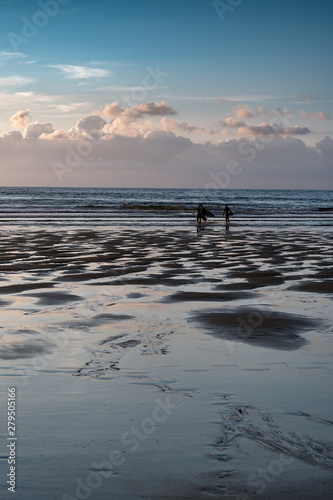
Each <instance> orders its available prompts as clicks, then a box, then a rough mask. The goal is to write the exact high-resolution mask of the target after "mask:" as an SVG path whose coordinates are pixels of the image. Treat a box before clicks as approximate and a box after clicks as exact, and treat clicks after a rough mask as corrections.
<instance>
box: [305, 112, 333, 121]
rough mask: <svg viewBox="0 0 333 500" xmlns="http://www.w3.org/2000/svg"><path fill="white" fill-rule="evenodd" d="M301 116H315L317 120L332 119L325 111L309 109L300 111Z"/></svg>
mask: <svg viewBox="0 0 333 500" xmlns="http://www.w3.org/2000/svg"><path fill="white" fill-rule="evenodd" d="M299 114H300V116H302V117H303V118H314V119H315V120H331V117H330V116H329V115H327V114H326V113H324V111H318V112H317V113H309V112H308V111H303V110H302V109H301V111H300V112H299Z"/></svg>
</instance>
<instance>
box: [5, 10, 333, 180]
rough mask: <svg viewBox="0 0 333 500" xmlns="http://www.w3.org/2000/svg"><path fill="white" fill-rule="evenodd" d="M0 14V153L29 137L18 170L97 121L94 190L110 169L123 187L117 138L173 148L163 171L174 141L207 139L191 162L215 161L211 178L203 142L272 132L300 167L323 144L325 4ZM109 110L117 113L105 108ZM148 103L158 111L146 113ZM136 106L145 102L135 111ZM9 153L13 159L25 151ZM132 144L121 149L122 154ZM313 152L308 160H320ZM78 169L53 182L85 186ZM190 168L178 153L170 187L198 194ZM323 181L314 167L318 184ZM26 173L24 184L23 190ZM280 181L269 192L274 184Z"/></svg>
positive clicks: (328, 52) (327, 62)
mask: <svg viewBox="0 0 333 500" xmlns="http://www.w3.org/2000/svg"><path fill="white" fill-rule="evenodd" d="M0 9H1V16H0V33H1V35H0V105H1V114H0V134H2V142H0V148H1V145H2V147H3V148H5V152H7V151H8V149H6V147H7V145H6V144H5V142H6V141H7V142H8V141H9V139H10V140H11V141H13V140H20V135H19V134H21V136H22V141H23V142H22V144H23V143H24V142H25V141H26V140H27V139H28V140H31V139H34V140H35V150H34V151H35V153H34V154H35V157H34V156H33V148H32V145H31V143H29V152H30V153H29V154H30V155H31V161H32V162H34V161H35V160H38V159H40V161H41V162H42V161H44V160H45V155H46V151H45V148H46V146H45V144H44V143H45V139H48V147H49V148H50V151H51V150H52V153H50V154H51V156H52V155H54V157H55V158H56V159H55V160H54V161H58V156H59V155H58V154H57V152H56V151H57V146H56V144H55V143H53V141H55V142H56V143H57V144H58V146H59V141H60V142H61V141H62V142H61V145H62V148H63V141H65V140H68V141H73V140H74V139H76V140H79V139H80V137H81V136H80V134H81V135H82V137H83V138H87V137H88V135H89V130H90V132H91V126H92V125H91V124H92V123H94V124H95V125H96V123H97V122H96V119H95V118H94V117H96V116H97V115H99V116H100V117H101V120H104V121H105V122H106V123H105V124H104V122H102V121H101V122H99V125H98V127H99V128H98V130H99V132H98V133H99V136H100V138H101V140H103V141H105V142H107V141H109V142H108V145H109V147H110V149H109V150H108V158H109V159H110V162H109V164H108V166H107V165H106V163H107V158H104V157H103V154H102V153H101V152H100V154H101V156H98V155H97V154H96V157H99V158H102V160H101V164H100V165H99V166H98V165H97V163H98V162H97V163H96V169H98V168H99V167H100V168H101V170H100V175H101V181H100V182H101V183H102V185H103V182H104V181H103V180H102V178H103V176H104V175H106V174H105V171H106V170H107V169H109V171H108V173H107V178H108V179H110V178H112V179H113V181H112V182H116V181H115V180H114V179H115V178H117V176H115V175H113V174H114V172H118V174H119V176H118V179H119V183H122V185H124V184H123V183H124V182H126V175H125V173H124V171H123V170H122V171H121V172H120V173H119V166H118V167H117V166H115V165H118V164H117V163H114V162H119V161H123V162H125V164H126V165H127V167H128V166H129V164H130V162H131V161H133V160H131V158H127V157H124V158H118V156H119V154H118V153H117V154H116V153H115V157H114V158H113V157H112V145H115V142H116V141H118V140H119V138H120V137H124V138H125V137H126V138H127V139H129V138H130V139H132V140H133V141H137V140H138V138H140V137H141V138H142V139H147V137H148V136H147V134H155V136H156V137H157V135H158V134H160V135H159V136H158V137H159V140H160V138H161V135H162V134H164V139H163V140H167V139H169V140H170V141H174V140H178V143H177V145H175V144H173V147H175V148H176V149H175V152H174V155H173V156H172V162H173V163H175V162H177V161H179V162H180V160H179V159H178V160H177V154H179V153H177V151H178V148H179V147H180V143H181V144H182V145H183V146H182V147H184V148H185V144H187V146H186V147H187V150H190V149H191V147H193V148H196V147H197V146H202V147H203V148H204V147H206V144H207V143H210V147H211V150H210V151H209V152H208V153H207V151H206V155H207V158H206V157H203V161H204V162H205V161H209V160H211V159H212V156H213V157H214V162H215V163H214V162H213V163H212V164H211V165H210V167H206V168H213V169H214V168H215V169H216V168H217V164H219V165H221V164H223V163H225V162H226V161H227V160H225V161H224V156H223V155H224V154H225V151H224V152H223V153H221V152H219V155H220V156H219V157H218V158H216V147H215V149H214V145H218V148H217V149H219V148H220V145H221V144H222V143H223V144H222V146H223V147H224V148H227V147H229V146H227V145H228V144H229V143H230V142H231V143H234V142H235V141H236V142H237V141H238V142H239V141H241V140H244V139H245V140H246V141H251V140H254V141H255V140H257V141H258V140H259V139H260V137H266V136H269V137H270V136H272V142H273V143H274V144H275V142H276V141H277V142H279V141H280V142H279V147H281V148H282V147H284V148H285V150H284V153H285V154H287V151H288V150H289V149H288V148H289V147H290V145H291V143H293V145H294V146H295V147H296V146H297V147H298V146H299V143H297V144H296V142H295V141H302V144H305V146H306V147H307V148H308V150H307V151H308V154H309V165H310V163H311V161H314V159H313V158H312V156H311V154H312V153H313V151H312V149H311V148H317V146H316V144H318V143H320V144H321V141H323V140H324V139H325V138H326V137H327V138H328V140H326V142H325V151H326V150H327V147H328V145H330V142H329V140H331V139H332V131H333V127H332V116H333V96H332V88H333V85H332V83H333V75H332V72H333V69H332V62H331V61H332V49H333V43H332V41H333V37H332V29H331V20H332V14H333V6H332V3H331V2H329V1H321V2H317V3H314V2H312V1H299V0H296V1H293V2H290V1H288V2H287V1H285V0H281V1H279V2H274V1H264V0H251V1H250V0H243V1H242V0H225V1H224V2H223V1H222V0H221V1H215V2H214V1H211V0H208V1H207V0H178V1H175V0H169V1H168V2H162V1H150V0H142V1H140V2H137V1H133V0H129V1H127V2H119V1H108V2H105V1H100V0H96V1H95V2H91V1H89V2H88V1H82V0H69V1H68V0H45V1H43V0H40V1H36V2H35V1H30V0H29V1H27V0H4V1H0ZM49 9H50V10H49ZM45 11H46V12H47V13H45ZM156 72H157V79H156ZM154 75H155V76H154ZM147 82H149V85H147ZM114 102H117V103H118V104H119V107H120V109H121V110H122V111H121V113H120V112H118V111H117V113H116V114H114V113H115V112H114V109H113V110H112V112H111V111H110V108H108V107H107V106H108V105H110V104H111V103H114ZM161 102H163V103H165V105H162V106H158V103H161ZM147 103H153V104H154V106H153V107H152V106H151V107H150V108H146V109H144V108H140V111H138V109H137V107H138V106H140V105H142V106H143V105H144V104H147ZM131 110H132V111H131ZM142 110H143V111H142ZM89 117H90V118H89ZM91 117H92V118H91ZM82 119H85V121H84V122H82V121H81V122H80V120H82ZM79 122H80V124H79V125H78V123H79ZM46 124H48V125H49V126H46ZM42 125H44V128H43V126H42ZM95 125H94V126H95ZM96 126H97V125H96ZM84 127H86V128H84ZM89 127H90V129H89ZM27 129H28V130H27ZM13 131H15V132H16V133H15V134H13V133H11V132H13ZM60 131H61V133H60ZM17 132H18V133H19V134H18V133H17ZM8 134H10V135H8ZM46 134H47V135H48V137H46ZM66 134H69V135H68V136H66ZM82 137H81V138H82ZM280 139H281V140H280ZM43 140H44V143H43V144H42V142H43ZM112 141H113V143H112ZM150 141H152V139H151V136H150ZM181 141H182V142H181ZM186 141H187V142H186ZM293 141H294V142H293ZM225 142H226V143H227V144H224V143H225ZM71 144H72V143H71ZM229 145H230V144H229ZM103 146H104V142H103ZM21 147H22V152H21V154H22V155H26V150H25V149H24V148H26V147H28V145H27V144H25V145H24V147H23V145H21ZM136 147H137V144H134V143H133V151H134V150H135V148H136ZM149 147H151V142H150V143H149V144H145V148H147V159H148V158H149V157H150V151H149ZM154 147H155V145H154ZM156 147H157V146H156ZM302 147H303V146H302ZM321 147H322V146H320V147H319V149H318V148H317V153H318V158H317V160H318V159H319V160H322V157H323V153H322V151H321V149H320V148H321ZM99 148H100V146H96V147H95V149H99ZM270 148H271V149H272V148H273V145H270ZM270 148H269V147H268V146H267V147H266V149H270ZM115 150H116V148H115ZM95 152H96V151H95ZM258 153H259V151H258ZM267 153H268V151H266V154H267ZM184 154H185V153H184V152H182V156H181V157H182V159H183V158H184ZM202 154H203V153H202ZM294 154H296V153H292V155H294ZM17 155H19V153H17ZM60 156H61V155H60ZM60 156H59V157H60ZM62 156H63V155H62ZM195 156H196V155H195ZM5 158H6V156H5ZM134 158H135V155H134ZM287 159H288V156H286V160H287ZM14 160H15V161H14ZM82 160H83V159H82ZM88 160H89V158H84V161H82V168H81V170H80V172H81V174H80V173H77V172H75V175H74V173H73V175H69V174H68V175H67V177H66V178H67V181H66V182H68V183H70V184H71V183H72V184H73V183H74V184H75V183H78V184H80V183H82V184H89V183H91V182H96V176H94V179H93V178H92V179H91V180H89V175H88V173H87V172H86V169H88V167H87V166H85V164H86V163H87V162H88ZM95 160H96V158H95ZM317 160H316V161H317ZM8 161H9V160H8ZM10 161H11V164H17V165H18V167H17V170H15V169H14V171H13V172H12V174H11V175H9V174H8V173H6V175H5V176H4V178H5V179H8V180H6V181H4V182H9V183H11V184H13V183H14V184H15V175H17V176H18V178H19V179H21V180H20V182H23V181H22V169H24V168H26V167H22V163H24V162H22V158H21V159H20V158H19V157H17V158H13V157H10ZM142 161H144V156H143V159H142ZM170 161H171V160H170ZM267 161H269V159H267ZM274 161H275V160H274ZM300 161H301V160H300ZM302 161H304V159H303V160H302ZM325 161H326V160H325ZM91 162H92V159H91ZM190 164H191V155H189V156H188V157H187V156H186V169H185V167H184V169H183V165H182V168H179V169H178V170H179V171H182V172H184V173H183V174H182V175H180V174H179V179H178V180H177V176H176V174H174V175H173V177H172V178H173V179H174V180H173V181H172V182H174V183H176V184H177V183H178V182H181V183H182V184H183V185H187V183H188V182H189V180H190V179H191V182H192V183H193V182H195V183H196V186H195V187H204V186H205V182H204V180H205V178H206V177H207V172H204V171H202V172H201V173H200V172H199V171H198V168H199V167H196V166H194V167H193V170H192V171H191V168H190ZM273 164H274V165H275V163H274V162H273V161H272V165H273ZM179 165H180V163H179ZM141 167H142V166H141ZM2 168H3V169H6V168H8V163H7V164H5V165H3V166H2ZM115 168H116V169H117V170H115ZM130 168H132V169H133V171H134V172H137V169H138V168H139V167H138V166H137V165H134V163H133V165H131V166H130ZM161 168H162V167H161ZM165 168H168V167H167V166H166V165H164V166H163V169H164V170H165ZM219 168H220V167H219ZM222 168H224V167H222ZM309 169H310V167H309ZM312 170H313V169H312ZM103 172H104V173H103ZM149 172H150V174H151V177H149V175H148V173H147V176H146V177H145V178H146V179H151V181H149V182H151V183H155V184H156V183H157V184H160V185H162V184H163V182H165V181H164V174H163V175H162V173H161V171H160V170H159V169H158V167H156V168H155V170H154V168H153V166H151V167H150V170H149ZM328 172H330V173H328ZM112 173H113V174H112ZM159 173H160V177H159ZM48 174H49V172H47V171H46V172H43V174H41V172H40V171H39V173H38V179H39V182H40V183H43V182H45V183H47V184H48V185H49V184H52V182H53V181H54V183H55V184H57V182H59V179H53V181H52V177H50V176H49V175H48ZM118 174H117V175H118ZM267 175H268V174H267V173H265V176H264V177H265V179H266V177H267ZM307 175H308V177H309V178H308V181H307V182H308V184H309V187H311V186H312V185H313V186H317V187H318V175H315V176H314V183H313V184H311V182H312V181H311V175H310V172H307ZM331 175H332V174H331V170H330V168H329V165H326V164H325V169H324V172H323V176H324V178H325V181H323V182H324V184H325V186H327V182H326V181H327V176H328V177H329V179H331V177H330V176H331ZM36 176H37V174H34V175H33V176H31V175H30V177H29V179H30V180H29V182H35V181H36ZM283 176H284V177H283ZM283 176H282V174H281V179H280V180H279V181H278V182H279V185H276V187H283V186H284V185H288V178H286V174H285V173H284V174H283ZM132 178H133V177H132V176H131V179H132ZM138 178H139V176H138ZM167 178H168V177H167ZM241 178H242V179H241ZM159 179H160V180H159ZM194 179H196V180H195V181H194ZM272 179H273V178H272ZM233 181H235V185H231V186H230V187H238V185H239V186H240V184H241V186H240V187H246V185H245V186H243V184H244V183H246V182H247V177H246V176H244V175H243V176H237V179H233ZM27 182H28V180H27ZM108 182H109V181H108ZM147 182H148V181H147ZM265 182H266V184H267V185H266V184H265V186H263V187H272V185H271V184H270V181H269V176H268V177H267V180H266V181H265ZM272 182H273V180H272ZM274 182H277V180H276V176H274ZM295 182H296V181H295ZM273 187H274V186H273Z"/></svg>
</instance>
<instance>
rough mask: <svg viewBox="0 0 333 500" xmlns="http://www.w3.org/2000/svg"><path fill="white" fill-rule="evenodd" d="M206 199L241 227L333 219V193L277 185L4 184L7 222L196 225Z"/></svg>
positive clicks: (1, 211) (2, 217)
mask: <svg viewBox="0 0 333 500" xmlns="http://www.w3.org/2000/svg"><path fill="white" fill-rule="evenodd" d="M198 203H203V204H204V206H206V207H207V208H208V209H209V210H210V211H212V212H213V213H214V214H215V218H213V219H210V223H211V224H219V223H221V219H222V213H223V207H224V205H225V203H228V205H229V207H230V208H231V210H232V212H233V216H232V218H231V221H232V224H235V225H237V226H276V225H280V226H281V225H282V226H284V225H287V226H294V225H306V226H308V225H316V226H317V225H320V226H331V225H332V223H333V191H328V190H327V191H325V190H323V191H320V190H272V189H265V190H261V189H256V190H253V189H230V190H220V189H207V190H204V189H158V188H155V189H143V188H52V187H47V188H41V187H3V188H0V221H1V224H2V226H6V225H15V226H17V225H19V226H30V225H33V226H40V225H42V226H45V225H50V226H96V225H99V226H107V225H112V226H129V225H138V224H139V225H143V226H173V225H181V226H187V225H193V224H194V223H195V221H196V218H195V215H193V211H194V209H195V208H196V206H197V205H198Z"/></svg>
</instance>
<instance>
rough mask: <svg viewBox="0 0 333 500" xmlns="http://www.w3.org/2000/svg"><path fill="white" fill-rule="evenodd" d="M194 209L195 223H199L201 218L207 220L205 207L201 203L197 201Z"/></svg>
mask: <svg viewBox="0 0 333 500" xmlns="http://www.w3.org/2000/svg"><path fill="white" fill-rule="evenodd" d="M194 211H195V212H197V223H198V224H201V221H202V220H203V221H204V222H206V220H207V217H206V209H205V207H204V206H203V204H202V203H199V205H198V206H197V208H196V209H195V210H194Z"/></svg>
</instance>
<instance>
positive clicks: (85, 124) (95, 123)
mask: <svg viewBox="0 0 333 500" xmlns="http://www.w3.org/2000/svg"><path fill="white" fill-rule="evenodd" d="M106 124H107V122H106V121H105V120H104V119H103V118H101V117H100V116H98V115H90V116H85V117H83V118H81V119H80V120H79V121H78V122H77V124H76V125H75V126H74V127H73V128H72V129H71V130H70V134H72V135H78V136H82V135H83V136H85V135H88V136H89V137H93V138H95V139H96V138H99V137H101V136H102V135H103V128H104V127H105V125H106Z"/></svg>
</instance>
